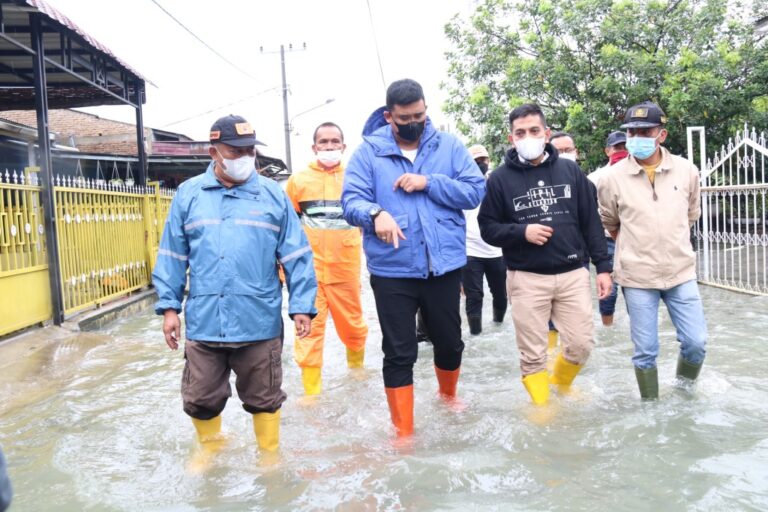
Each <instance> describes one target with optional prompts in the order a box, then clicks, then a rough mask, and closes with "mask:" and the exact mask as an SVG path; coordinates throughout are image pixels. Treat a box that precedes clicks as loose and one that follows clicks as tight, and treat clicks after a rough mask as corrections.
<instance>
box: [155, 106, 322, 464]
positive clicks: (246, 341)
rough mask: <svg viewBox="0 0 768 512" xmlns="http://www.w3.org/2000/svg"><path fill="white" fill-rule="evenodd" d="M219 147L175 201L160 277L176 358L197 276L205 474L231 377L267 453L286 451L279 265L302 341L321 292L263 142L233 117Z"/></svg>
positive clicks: (197, 406)
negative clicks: (259, 154) (269, 173)
mask: <svg viewBox="0 0 768 512" xmlns="http://www.w3.org/2000/svg"><path fill="white" fill-rule="evenodd" d="M210 141H211V146H210V148H209V155H210V156H211V159H212V160H213V161H212V162H211V164H210V165H209V166H208V169H207V171H206V172H205V173H204V174H201V175H200V176H196V177H194V178H192V179H190V180H188V181H186V182H184V183H183V184H182V185H181V186H180V187H179V190H178V192H177V193H176V196H175V197H174V198H173V203H172V204H171V210H170V212H169V214H168V219H167V220H166V224H165V229H164V231H163V237H162V241H161V242H160V248H159V250H158V255H157V262H156V265H155V269H154V272H153V273H152V280H153V284H154V286H155V288H156V290H157V294H158V296H159V299H160V300H159V301H158V302H157V304H156V305H155V311H156V312H157V314H159V315H163V316H164V320H163V334H164V335H165V341H166V343H167V344H168V346H169V347H170V348H171V350H176V349H177V348H178V346H179V345H178V344H179V339H180V322H179V317H178V314H179V313H180V312H181V307H182V301H183V297H184V289H185V286H186V283H187V270H189V296H188V298H187V301H186V304H185V310H184V311H185V320H186V337H187V342H186V343H185V345H184V358H185V360H186V363H185V365H184V374H183V376H182V383H181V394H182V399H183V403H184V412H185V413H187V414H188V415H189V416H190V417H191V418H192V423H193V424H194V426H195V430H196V431H197V435H198V439H199V441H200V445H201V450H200V452H199V455H200V457H198V458H196V459H193V466H194V465H195V464H197V465H198V466H204V465H205V464H206V463H207V461H208V459H210V456H211V455H213V454H214V453H215V452H217V451H218V450H220V449H221V447H222V444H223V439H222V437H221V412H222V410H223V409H224V405H225V404H226V403H227V399H228V398H229V397H230V396H231V394H232V392H231V389H230V385H229V376H230V371H234V372H235V375H236V376H237V380H236V388H237V393H238V396H239V397H240V399H241V400H242V402H243V408H244V409H245V410H246V411H247V412H249V413H251V414H252V416H253V429H254V433H255V435H256V438H257V441H258V444H259V447H260V448H261V449H262V450H264V451H267V452H270V451H276V450H277V448H278V443H279V431H280V407H281V405H282V404H283V402H284V401H285V398H286V395H285V393H284V392H283V390H282V389H281V384H282V366H281V364H282V363H281V354H282V349H283V341H282V334H281V333H282V319H281V305H282V289H281V284H280V280H279V278H278V269H277V265H278V262H279V263H280V265H282V267H283V269H284V270H285V276H286V279H287V284H288V290H289V294H290V302H289V306H288V314H289V315H290V316H291V318H292V319H293V322H294V324H295V327H296V335H297V336H299V337H303V336H307V335H308V334H309V333H310V318H311V317H312V316H313V315H314V314H315V308H314V302H315V293H316V290H317V285H316V282H315V273H314V269H313V265H312V249H311V248H310V246H309V244H308V242H307V239H306V236H305V235H304V231H303V230H302V228H301V225H300V224H299V220H298V218H297V217H296V214H295V213H294V211H293V207H292V206H291V203H290V201H289V200H288V198H287V197H286V195H285V193H284V192H283V191H282V189H281V188H280V186H279V185H277V184H276V183H275V182H274V181H272V180H270V179H268V178H265V177H263V176H260V175H259V174H258V173H257V172H255V171H256V166H257V165H258V164H256V165H254V158H255V149H254V148H255V145H256V144H259V142H258V141H257V140H256V137H255V134H254V132H253V128H251V125H250V124H249V123H248V122H247V121H246V120H245V119H243V118H242V117H240V116H227V117H223V118H221V119H219V120H218V121H216V122H215V123H214V124H213V126H212V127H211V134H210ZM192 469H193V470H194V469H204V467H192Z"/></svg>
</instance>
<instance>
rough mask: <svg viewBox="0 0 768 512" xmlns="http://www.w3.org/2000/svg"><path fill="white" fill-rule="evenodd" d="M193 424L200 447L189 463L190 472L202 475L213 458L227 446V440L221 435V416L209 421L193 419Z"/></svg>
mask: <svg viewBox="0 0 768 512" xmlns="http://www.w3.org/2000/svg"><path fill="white" fill-rule="evenodd" d="M192 424H193V425H194V426H195V430H196V431H197V440H198V442H199V447H198V449H197V451H196V452H195V454H194V455H193V456H192V459H191V460H190V461H189V471H190V472H192V473H202V472H203V471H205V470H206V469H208V466H210V464H211V461H212V460H213V457H214V456H215V455H216V454H217V453H219V452H220V451H221V450H222V449H223V448H224V445H225V444H226V438H225V437H224V436H222V435H221V415H219V416H216V417H215V418H211V419H209V420H200V419H197V418H192Z"/></svg>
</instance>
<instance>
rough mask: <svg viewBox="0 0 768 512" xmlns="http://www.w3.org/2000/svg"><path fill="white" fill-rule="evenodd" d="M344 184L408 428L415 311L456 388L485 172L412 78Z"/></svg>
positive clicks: (367, 136)
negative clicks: (430, 112) (432, 111)
mask: <svg viewBox="0 0 768 512" xmlns="http://www.w3.org/2000/svg"><path fill="white" fill-rule="evenodd" d="M363 135H364V142H363V143H362V144H361V145H360V146H359V147H358V148H357V150H356V151H355V153H354V154H353V155H352V159H351V160H350V162H349V165H348V166H347V171H346V175H345V177H344V187H343V190H342V196H341V201H342V208H343V211H344V219H345V220H346V221H347V222H348V223H349V224H351V225H353V226H360V227H361V228H362V230H363V248H364V250H365V255H366V260H367V263H368V270H369V272H370V273H371V288H373V293H374V296H375V298H376V310H377V312H378V316H379V324H380V325H381V332H382V335H383V339H382V349H383V351H384V387H385V390H386V394H387V402H388V404H389V410H390V414H391V417H392V423H393V424H394V425H395V428H396V429H397V433H398V435H399V436H401V437H406V436H409V435H410V434H411V433H412V432H413V365H414V363H415V362H416V357H417V355H418V343H417V341H416V320H415V319H416V311H417V310H421V312H422V314H423V316H424V320H425V322H426V324H427V325H426V327H427V331H428V332H429V336H430V338H431V341H432V345H433V348H434V364H435V373H436V375H437V380H438V384H439V388H440V394H441V395H442V396H443V397H446V398H448V399H449V400H451V399H453V398H454V397H455V396H456V386H457V382H458V378H459V369H460V366H461V355H462V352H463V350H464V342H463V341H462V340H461V317H460V312H459V302H460V287H461V269H462V267H464V265H465V264H466V263H467V253H466V249H465V242H466V229H465V228H466V226H465V224H466V222H465V220H464V213H463V211H462V210H471V209H472V208H475V207H476V206H477V205H479V204H480V201H481V200H482V199H483V195H484V194H485V178H483V175H482V174H481V172H480V169H479V168H478V167H477V164H475V161H474V160H473V159H472V157H471V156H470V154H469V152H468V151H467V149H466V148H465V147H464V144H463V143H462V142H461V141H460V140H459V139H457V138H456V137H454V136H453V135H451V134H449V133H443V132H440V131H438V130H436V129H435V128H434V127H433V126H432V123H431V122H430V120H429V118H428V117H427V107H426V104H425V102H424V92H423V90H422V88H421V86H420V85H419V84H418V83H417V82H415V81H414V80H410V79H405V80H398V81H396V82H394V83H392V84H391V85H390V86H389V88H388V89H387V105H386V107H383V108H381V109H379V110H377V111H376V112H374V114H373V115H372V116H371V117H370V118H369V120H368V123H367V125H366V130H365V132H364V133H363Z"/></svg>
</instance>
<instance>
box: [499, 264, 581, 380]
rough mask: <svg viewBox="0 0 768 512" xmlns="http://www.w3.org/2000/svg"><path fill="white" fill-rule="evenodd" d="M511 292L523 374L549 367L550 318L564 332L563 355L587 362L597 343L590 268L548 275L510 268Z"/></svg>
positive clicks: (513, 318) (561, 339) (561, 337)
mask: <svg viewBox="0 0 768 512" xmlns="http://www.w3.org/2000/svg"><path fill="white" fill-rule="evenodd" d="M507 295H508V296H509V303H510V305H511V309H512V321H513V322H514V324H515V335H516V338H517V347H518V349H519V350H520V369H521V370H522V374H523V376H526V375H530V374H533V373H538V372H541V371H545V370H546V369H547V331H548V329H549V328H548V327H547V322H548V321H549V319H550V318H551V319H552V322H554V324H555V327H557V330H558V331H559V332H560V343H561V347H562V353H563V357H565V359H566V360H567V361H568V362H570V363H573V364H579V365H581V364H584V362H586V360H587V359H588V358H589V354H590V353H591V352H592V348H593V347H594V345H595V342H594V340H593V333H594V324H593V320H592V293H591V290H590V284H589V271H588V270H587V269H585V268H579V269H576V270H572V271H570V272H565V273H562V274H555V275H546V274H534V273H531V272H523V271H521V270H509V271H507Z"/></svg>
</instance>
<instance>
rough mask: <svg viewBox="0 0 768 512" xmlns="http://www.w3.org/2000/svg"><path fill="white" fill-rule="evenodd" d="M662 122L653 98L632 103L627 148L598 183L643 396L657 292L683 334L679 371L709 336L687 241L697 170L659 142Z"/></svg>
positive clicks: (652, 386)
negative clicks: (620, 159) (614, 245)
mask: <svg viewBox="0 0 768 512" xmlns="http://www.w3.org/2000/svg"><path fill="white" fill-rule="evenodd" d="M666 122H667V118H666V116H665V115H664V112H663V111H662V110H661V108H659V106H658V105H656V104H655V103H651V102H644V103H641V104H639V105H635V106H633V107H631V108H630V109H629V110H628V111H627V113H626V116H625V117H624V124H623V125H622V126H621V127H622V128H626V129H627V150H628V151H629V153H630V156H629V157H627V158H626V159H624V160H622V161H620V162H618V163H617V164H616V165H614V166H613V167H612V168H611V169H612V172H610V173H608V174H606V175H605V176H604V177H603V178H602V179H601V180H600V183H599V186H598V191H597V193H598V203H599V209H600V217H601V220H602V222H603V226H605V229H606V230H608V232H609V233H610V234H611V236H612V237H613V238H614V239H615V240H616V254H615V256H614V279H615V280H616V282H617V283H618V284H620V285H621V287H622V291H623V293H624V300H625V302H626V303H627V311H628V313H629V325H630V331H631V336H632V342H633V343H634V345H635V351H634V355H633V356H632V363H633V364H634V366H635V376H636V377H637V383H638V386H639V388H640V395H641V397H642V398H643V399H651V400H652V399H656V398H658V396H659V384H658V374H657V371H656V357H657V356H658V353H659V337H658V317H659V312H658V310H659V300H662V301H664V304H665V305H666V306H667V311H668V312H669V316H670V318H671V319H672V323H673V324H674V326H675V330H676V331H677V340H678V341H679V342H680V356H679V358H678V363H677V376H678V378H679V379H681V380H686V381H688V382H693V381H695V380H696V378H697V377H698V375H699V371H700V370H701V365H702V363H703V362H704V355H705V352H706V351H705V345H706V339H707V326H706V322H705V320H704V309H703V307H702V303H701V297H700V296H699V289H698V286H697V284H696V255H695V253H694V251H693V247H692V246H691V242H690V229H691V226H693V224H694V223H695V222H696V220H697V219H698V218H699V215H700V213H701V207H700V190H699V173H698V169H696V166H695V165H693V164H692V163H691V162H689V161H688V160H686V159H684V158H682V157H679V156H676V155H672V154H670V152H669V151H668V150H667V149H666V148H664V147H662V146H661V144H663V143H664V140H665V139H666V137H667V130H666V129H665V128H664V126H665V124H666Z"/></svg>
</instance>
